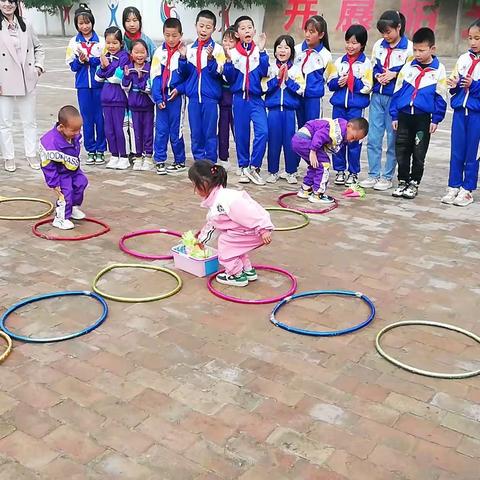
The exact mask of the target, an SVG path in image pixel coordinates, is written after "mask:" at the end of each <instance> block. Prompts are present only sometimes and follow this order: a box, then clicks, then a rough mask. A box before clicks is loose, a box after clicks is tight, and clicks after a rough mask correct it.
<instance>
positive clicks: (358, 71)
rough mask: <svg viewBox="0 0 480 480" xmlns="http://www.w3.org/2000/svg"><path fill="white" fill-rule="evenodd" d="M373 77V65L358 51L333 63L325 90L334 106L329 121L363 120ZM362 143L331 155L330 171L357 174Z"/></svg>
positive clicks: (343, 147)
mask: <svg viewBox="0 0 480 480" xmlns="http://www.w3.org/2000/svg"><path fill="white" fill-rule="evenodd" d="M344 76H347V84H346V85H344V86H343V87H341V86H340V85H339V84H338V80H339V79H340V77H344ZM372 84H373V74H372V64H371V62H370V60H369V59H368V58H367V57H366V55H365V54H364V53H363V52H361V53H360V54H359V55H358V56H357V57H350V56H349V55H344V56H343V57H340V58H338V59H337V60H336V61H335V64H334V73H333V74H332V77H331V80H330V81H329V82H328V88H329V89H330V90H331V91H332V92H333V95H332V97H331V98H330V103H331V104H332V105H333V109H332V118H343V119H345V120H352V119H353V118H359V117H363V111H364V109H365V108H367V107H368V105H369V103H370V91H371V90H372ZM361 150H362V144H361V142H358V141H356V142H351V143H348V144H344V145H343V146H342V148H341V149H340V150H339V151H338V153H335V154H334V155H332V160H333V168H334V170H336V171H337V172H343V171H345V170H347V156H348V171H349V172H350V173H351V174H355V175H356V174H358V173H359V172H360V154H361Z"/></svg>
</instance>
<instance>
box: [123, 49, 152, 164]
mask: <svg viewBox="0 0 480 480" xmlns="http://www.w3.org/2000/svg"><path fill="white" fill-rule="evenodd" d="M147 56H148V49H147V44H146V43H145V42H144V41H143V40H135V41H134V42H133V43H132V53H131V57H132V61H131V62H130V63H129V64H128V65H127V66H126V67H125V69H124V76H123V80H122V86H123V87H124V88H125V89H128V91H129V93H128V108H129V110H130V112H132V121H133V133H134V138H135V143H134V145H133V148H134V150H135V160H134V161H133V169H134V170H145V171H148V170H152V169H153V160H152V155H153V122H154V117H155V113H154V105H153V101H152V99H151V98H150V95H149V93H150V91H151V82H150V63H149V62H147V61H146V59H147Z"/></svg>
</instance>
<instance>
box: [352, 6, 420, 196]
mask: <svg viewBox="0 0 480 480" xmlns="http://www.w3.org/2000/svg"><path fill="white" fill-rule="evenodd" d="M405 23H406V20H405V17H404V15H403V14H402V13H400V12H397V11H396V10H387V11H386V12H384V13H382V15H381V16H380V18H379V20H378V22H377V30H378V31H379V32H380V33H381V34H382V35H383V39H380V40H378V41H377V42H376V43H375V45H374V46H373V52H372V64H373V78H374V83H373V89H372V92H373V93H372V98H371V99H370V109H369V118H368V120H369V124H370V131H369V133H368V145H367V156H368V178H366V179H365V180H362V181H361V182H360V186H362V187H364V188H374V189H375V190H381V191H383V190H388V189H389V188H392V187H393V183H392V178H393V175H394V173H395V167H396V159H395V132H394V131H393V128H392V117H391V115H390V102H391V100H392V95H393V91H394V89H395V79H396V78H397V75H398V73H399V72H400V70H401V69H402V67H403V66H404V65H405V63H406V61H407V60H408V58H409V57H411V56H412V55H413V49H412V42H410V40H408V38H407V37H405V36H404V33H405ZM385 131H386V132H387V159H386V162H385V165H384V166H383V169H382V146H383V137H384V135H385Z"/></svg>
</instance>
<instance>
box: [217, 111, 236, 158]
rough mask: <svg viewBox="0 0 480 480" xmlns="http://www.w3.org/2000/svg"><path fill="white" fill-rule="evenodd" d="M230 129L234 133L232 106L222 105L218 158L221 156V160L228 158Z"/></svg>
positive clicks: (219, 120)
mask: <svg viewBox="0 0 480 480" xmlns="http://www.w3.org/2000/svg"><path fill="white" fill-rule="evenodd" d="M230 130H231V131H232V135H233V112H232V106H231V105H228V106H222V105H220V116H219V118H218V158H220V160H224V161H225V160H228V156H229V154H228V150H229V147H230Z"/></svg>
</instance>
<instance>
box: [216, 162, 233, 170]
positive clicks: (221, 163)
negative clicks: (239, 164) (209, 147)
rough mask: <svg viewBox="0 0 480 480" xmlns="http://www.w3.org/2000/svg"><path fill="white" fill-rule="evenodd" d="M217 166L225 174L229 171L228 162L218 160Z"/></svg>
mask: <svg viewBox="0 0 480 480" xmlns="http://www.w3.org/2000/svg"><path fill="white" fill-rule="evenodd" d="M218 165H221V166H222V167H223V168H224V169H225V171H227V172H228V171H229V170H230V162H229V161H228V160H218Z"/></svg>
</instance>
